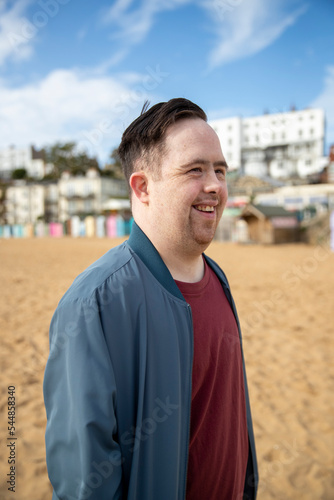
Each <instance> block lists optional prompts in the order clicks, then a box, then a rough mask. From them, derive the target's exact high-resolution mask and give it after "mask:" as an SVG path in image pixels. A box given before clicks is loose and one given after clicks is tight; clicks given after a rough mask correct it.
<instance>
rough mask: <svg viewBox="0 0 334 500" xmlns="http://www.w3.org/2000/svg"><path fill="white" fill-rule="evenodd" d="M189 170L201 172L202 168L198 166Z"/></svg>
mask: <svg viewBox="0 0 334 500" xmlns="http://www.w3.org/2000/svg"><path fill="white" fill-rule="evenodd" d="M189 172H202V169H201V168H200V167H194V168H192V169H191V170H189Z"/></svg>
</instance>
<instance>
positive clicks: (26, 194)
mask: <svg viewBox="0 0 334 500" xmlns="http://www.w3.org/2000/svg"><path fill="white" fill-rule="evenodd" d="M43 215H44V186H43V185H41V184H28V183H26V182H25V181H16V182H15V183H14V185H13V186H10V187H8V189H7V191H6V220H7V223H8V224H33V223H35V222H36V221H37V220H38V218H39V217H43Z"/></svg>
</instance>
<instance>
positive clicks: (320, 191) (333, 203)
mask: <svg viewBox="0 0 334 500" xmlns="http://www.w3.org/2000/svg"><path fill="white" fill-rule="evenodd" d="M255 203H257V204H259V205H271V206H282V207H284V208H285V209H286V210H303V209H305V208H308V207H311V206H313V207H315V208H316V209H317V212H318V213H320V212H327V211H328V210H332V209H333V207H334V184H305V185H302V186H283V187H280V188H277V189H275V190H274V192H273V193H261V194H257V195H256V197H255Z"/></svg>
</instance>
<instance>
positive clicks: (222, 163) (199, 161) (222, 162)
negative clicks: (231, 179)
mask: <svg viewBox="0 0 334 500" xmlns="http://www.w3.org/2000/svg"><path fill="white" fill-rule="evenodd" d="M210 163H211V162H210V161H208V160H203V159H202V158H194V159H193V160H191V161H190V162H188V163H184V164H183V165H181V168H182V169H186V168H188V167H191V166H192V165H210ZM213 166H214V167H224V168H226V170H228V164H227V163H226V161H225V160H218V161H215V162H213Z"/></svg>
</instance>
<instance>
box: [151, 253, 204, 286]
mask: <svg viewBox="0 0 334 500" xmlns="http://www.w3.org/2000/svg"><path fill="white" fill-rule="evenodd" d="M157 250H158V251H159V249H157ZM159 253H160V256H161V258H162V260H163V261H164V263H165V264H166V266H167V267H168V269H169V272H170V273H171V275H172V276H173V278H174V280H177V281H184V282H186V283H197V282H198V281H200V280H201V279H202V278H203V276H204V261H203V257H202V255H199V256H196V257H192V258H189V257H187V258H182V257H181V256H179V255H173V254H170V253H167V254H165V255H164V253H163V252H161V251H159Z"/></svg>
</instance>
